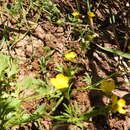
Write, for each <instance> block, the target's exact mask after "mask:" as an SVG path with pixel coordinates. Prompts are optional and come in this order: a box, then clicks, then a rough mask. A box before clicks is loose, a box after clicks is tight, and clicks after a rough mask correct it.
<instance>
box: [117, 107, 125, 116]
mask: <svg viewBox="0 0 130 130" xmlns="http://www.w3.org/2000/svg"><path fill="white" fill-rule="evenodd" d="M117 111H118V112H119V113H120V114H125V113H126V110H125V109H123V108H122V107H118V108H117Z"/></svg>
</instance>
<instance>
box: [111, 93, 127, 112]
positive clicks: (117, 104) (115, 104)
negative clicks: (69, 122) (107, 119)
mask: <svg viewBox="0 0 130 130" xmlns="http://www.w3.org/2000/svg"><path fill="white" fill-rule="evenodd" d="M111 99H112V111H113V112H119V113H120V114H125V113H126V110H125V109H123V107H125V106H126V101H125V100H124V99H118V97H117V96H116V95H112V98H111Z"/></svg>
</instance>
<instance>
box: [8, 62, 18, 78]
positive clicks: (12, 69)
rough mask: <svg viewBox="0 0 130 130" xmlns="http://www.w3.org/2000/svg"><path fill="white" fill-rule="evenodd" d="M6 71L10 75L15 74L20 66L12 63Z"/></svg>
mask: <svg viewBox="0 0 130 130" xmlns="http://www.w3.org/2000/svg"><path fill="white" fill-rule="evenodd" d="M6 72H7V74H8V76H9V77H10V76H13V75H14V74H16V73H17V72H18V66H17V65H16V64H14V63H12V64H11V65H10V67H9V68H8V69H7V71H6Z"/></svg>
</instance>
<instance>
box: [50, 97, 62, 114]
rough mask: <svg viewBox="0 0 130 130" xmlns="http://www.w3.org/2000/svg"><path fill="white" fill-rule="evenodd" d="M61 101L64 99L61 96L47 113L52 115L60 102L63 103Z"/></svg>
mask: <svg viewBox="0 0 130 130" xmlns="http://www.w3.org/2000/svg"><path fill="white" fill-rule="evenodd" d="M63 99H64V97H63V96H62V97H61V98H60V99H59V100H58V102H57V104H56V105H55V106H54V107H53V108H52V110H51V111H50V112H49V114H52V113H53V112H54V111H55V110H56V109H57V107H58V106H59V105H60V104H61V102H62V101H63Z"/></svg>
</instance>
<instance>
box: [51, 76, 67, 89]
mask: <svg viewBox="0 0 130 130" xmlns="http://www.w3.org/2000/svg"><path fill="white" fill-rule="evenodd" d="M50 82H51V84H52V85H53V86H54V87H55V88H57V89H64V88H68V87H69V77H67V76H64V75H63V74H57V75H56V78H51V80H50Z"/></svg>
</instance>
